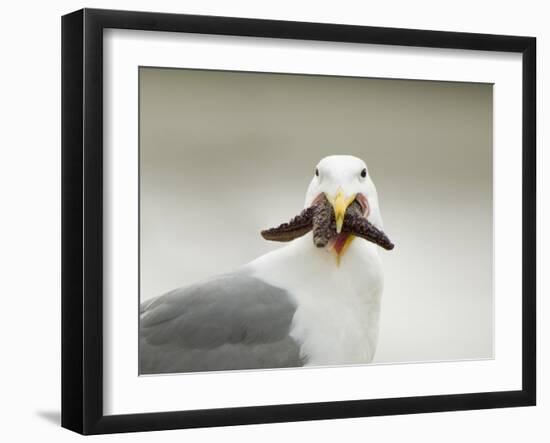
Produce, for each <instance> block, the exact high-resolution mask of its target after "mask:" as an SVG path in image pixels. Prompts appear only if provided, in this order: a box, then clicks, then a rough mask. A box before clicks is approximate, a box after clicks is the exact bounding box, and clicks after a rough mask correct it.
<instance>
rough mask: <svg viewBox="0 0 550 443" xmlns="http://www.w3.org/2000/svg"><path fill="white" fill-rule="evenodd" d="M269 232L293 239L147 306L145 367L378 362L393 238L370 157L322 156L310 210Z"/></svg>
mask: <svg viewBox="0 0 550 443" xmlns="http://www.w3.org/2000/svg"><path fill="white" fill-rule="evenodd" d="M352 208H353V209H352ZM262 235H263V237H264V238H265V239H267V240H274V241H283V242H287V244H285V245H284V246H283V247H281V248H279V249H276V250H274V251H272V252H269V253H267V254H265V255H262V256H260V257H258V258H256V259H255V260H253V261H252V262H250V263H248V264H246V265H244V266H242V267H240V268H238V269H237V270H235V271H234V272H232V273H228V274H224V275H219V276H215V277H212V278H210V279H208V280H206V281H202V282H199V283H196V284H193V285H190V286H186V287H182V288H178V289H175V290H173V291H170V292H168V293H166V294H164V295H161V296H159V297H157V298H154V299H152V300H148V301H145V302H143V303H142V304H141V306H140V338H139V366H140V373H141V374H163V373H182V372H201V371H228V370H244V369H268V368H292V367H302V366H337V365H355V364H367V363H370V362H372V360H373V357H374V354H375V351H376V346H377V341H378V329H379V326H378V325H379V317H380V303H381V297H382V292H383V287H384V277H383V268H382V262H381V259H380V256H379V249H380V247H382V248H384V249H388V250H389V249H392V248H393V244H392V243H391V242H390V241H389V239H388V238H387V236H386V235H385V234H384V232H383V223H382V217H381V214H380V207H379V203H378V195H377V192H376V187H375V185H374V183H373V181H372V178H371V176H370V173H369V170H368V168H367V165H366V163H365V162H364V161H363V160H361V159H359V158H357V157H354V156H349V155H333V156H329V157H325V158H323V159H322V160H321V161H320V162H319V163H318V164H317V166H316V168H315V170H314V174H313V178H312V179H311V182H310V184H309V187H308V189H307V192H306V197H305V205H304V210H303V211H302V212H301V213H300V214H299V215H298V216H296V217H294V219H292V220H291V221H290V222H288V223H283V224H281V225H280V226H279V227H276V228H271V229H268V230H265V231H263V232H262Z"/></svg>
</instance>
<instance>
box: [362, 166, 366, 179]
mask: <svg viewBox="0 0 550 443" xmlns="http://www.w3.org/2000/svg"><path fill="white" fill-rule="evenodd" d="M366 176H367V168H364V169H363V170H362V171H361V177H363V178H365V177H366Z"/></svg>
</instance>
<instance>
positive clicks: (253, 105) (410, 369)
mask: <svg viewBox="0 0 550 443" xmlns="http://www.w3.org/2000/svg"><path fill="white" fill-rule="evenodd" d="M535 60H536V41H535V38H533V37H517V36H502V35H485V34H467V33H453V32H440V31H423V30H411V29H389V28H376V27H363V26H349V25H343V24H320V23H299V22H285V21H272V20H256V19H243V18H228V17H209V16H194V15H176V14H160V13H149V12H125V11H108V10H95V9H94V10H91V9H84V10H80V11H76V12H74V13H72V14H68V15H66V16H64V17H63V19H62V126H63V127H62V162H63V164H62V173H63V178H62V188H63V195H62V198H63V208H62V212H63V214H62V222H63V226H62V241H63V245H62V252H63V263H62V270H63V276H62V283H63V291H62V425H63V426H64V427H66V428H68V429H71V430H73V431H76V432H79V433H82V434H101V433H114V432H129V431H147V430H160V429H175V428H191V427H205V426H227V425H238V424H250V423H269V422H282V421H299V420H317V419H328V418H345V417H361V416H373V415H389V414H411V413H422V412H434V411H453V410H465V409H483V408H499V407H513V406H529V405H535V399H536V374H535V367H536V355H535V349H536V346H535V330H536V325H535V320H536V315H535V311H536V283H535V262H536V213H535V212H536V207H535V205H536V185H535V171H536V149H535V130H536V127H535V121H536V119H535V109H536V106H535V72H536V69H535Z"/></svg>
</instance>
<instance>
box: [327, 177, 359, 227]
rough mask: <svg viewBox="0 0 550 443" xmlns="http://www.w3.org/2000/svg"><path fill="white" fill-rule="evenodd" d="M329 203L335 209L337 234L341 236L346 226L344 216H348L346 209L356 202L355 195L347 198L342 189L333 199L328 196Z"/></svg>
mask: <svg viewBox="0 0 550 443" xmlns="http://www.w3.org/2000/svg"><path fill="white" fill-rule="evenodd" d="M327 198H328V201H329V202H330V203H331V204H332V208H333V209H334V218H335V219H336V232H337V233H338V234H340V232H342V226H343V225H344V216H345V215H346V209H347V208H348V206H349V205H350V204H351V202H352V201H353V200H355V194H354V195H352V196H351V197H346V195H345V194H344V190H343V189H342V188H341V187H340V188H338V189H337V191H336V195H335V196H334V197H333V198H331V197H329V196H327Z"/></svg>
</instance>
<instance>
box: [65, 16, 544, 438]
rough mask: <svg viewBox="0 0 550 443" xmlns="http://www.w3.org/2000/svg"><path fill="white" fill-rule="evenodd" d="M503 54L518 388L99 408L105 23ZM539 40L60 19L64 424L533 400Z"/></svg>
mask: <svg viewBox="0 0 550 443" xmlns="http://www.w3.org/2000/svg"><path fill="white" fill-rule="evenodd" d="M107 28H118V29H134V30H147V31H171V32H192V33H200V34H217V35H226V36H252V37H269V38H280V39H302V40H318V41H332V42H353V43H370V44H378V45H398V46H417V47H431V48H455V49H470V50H479V51H503V52H512V53H520V54H522V63H523V79H522V82H523V85H522V88H523V98H522V101H523V104H522V106H523V108H522V113H523V114H522V119H523V120H522V127H523V135H522V137H523V138H522V144H523V145H522V149H523V165H522V166H523V178H522V180H523V190H522V192H523V207H522V220H523V233H522V240H523V251H522V252H523V257H522V263H523V265H522V278H523V282H522V291H523V292H522V334H523V336H522V389H521V390H517V391H505V392H478V393H464V394H456V395H435V396H420V397H404V398H392V399H371V400H357V401H336V402H323V403H307V404H288V405H266V406H261V407H237V408H230V409H209V410H196V411H193V410H192V411H170V412H160V413H142V414H131V415H104V412H103V406H102V405H103V373H102V372H103V341H102V340H103V339H102V327H103V318H102V316H103V293H102V291H103V289H102V288H103V286H102V284H103V197H102V195H103V166H102V165H103V147H102V143H103V142H102V139H103V87H102V84H103V38H102V37H103V30H104V29H107ZM535 67H536V39H535V38H533V37H517V36H504V35H485V34H471V33H456V32H441V31H424V30H412V29H390V28H378V27H365V26H349V25H340V24H320V23H301V22H289V21H275V20H257V19H244V18H231V17H211V16H197V15H179V14H163V13H150V12H127V11H110V10H98V9H83V10H79V11H76V12H73V13H71V14H68V15H65V16H63V18H62V420H61V421H62V426H63V427H65V428H68V429H71V430H73V431H76V432H79V433H82V434H103V433H115V432H131V431H150V430H161V429H177V428H194V427H211V426H228V425H240V424H253V423H273V422H284V421H300V420H319V419H330V418H346V417H362V416H379V415H392V414H413V413H424V412H436V411H456V410H466V409H485V408H501V407H512V406H529V405H535V403H536V337H535V331H536V275H535V274H536V141H535V140H536V138H535V133H536V119H535V113H536V101H535V100H536V97H535V95H536V90H535V85H536V69H535Z"/></svg>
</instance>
